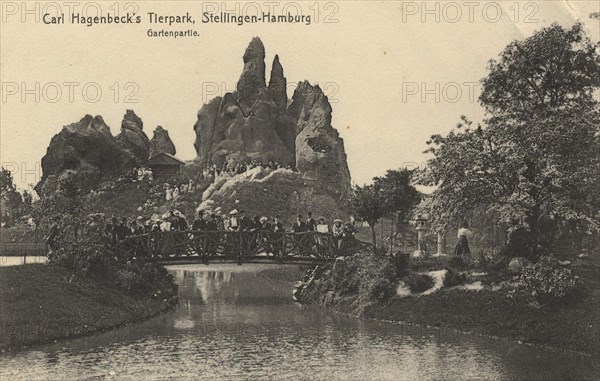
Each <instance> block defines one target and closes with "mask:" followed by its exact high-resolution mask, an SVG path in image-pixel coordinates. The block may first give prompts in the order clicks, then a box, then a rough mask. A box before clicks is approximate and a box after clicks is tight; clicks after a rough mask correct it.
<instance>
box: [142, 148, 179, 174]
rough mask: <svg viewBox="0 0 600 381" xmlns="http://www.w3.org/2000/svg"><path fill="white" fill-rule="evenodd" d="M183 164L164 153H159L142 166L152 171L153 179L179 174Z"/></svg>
mask: <svg viewBox="0 0 600 381" xmlns="http://www.w3.org/2000/svg"><path fill="white" fill-rule="evenodd" d="M184 164H185V163H184V162H183V161H181V160H179V159H178V158H176V157H175V156H173V155H171V154H168V153H166V152H160V153H159V154H157V155H155V156H153V157H152V158H150V160H148V161H147V162H146V163H145V164H144V166H146V167H148V168H150V170H152V174H153V175H154V177H170V176H174V175H177V174H179V171H180V170H181V167H183V165H184Z"/></svg>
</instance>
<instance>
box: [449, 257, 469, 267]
mask: <svg viewBox="0 0 600 381" xmlns="http://www.w3.org/2000/svg"><path fill="white" fill-rule="evenodd" d="M448 266H450V267H451V268H454V269H467V268H468V267H469V265H468V264H467V263H466V262H465V260H464V259H463V258H462V257H458V256H453V257H452V258H450V260H449V261H448Z"/></svg>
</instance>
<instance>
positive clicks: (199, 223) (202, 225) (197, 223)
mask: <svg viewBox="0 0 600 381" xmlns="http://www.w3.org/2000/svg"><path fill="white" fill-rule="evenodd" d="M192 230H194V231H204V230H206V221H205V220H204V211H203V210H201V211H199V212H198V215H197V216H196V219H195V220H194V222H193V223H192Z"/></svg>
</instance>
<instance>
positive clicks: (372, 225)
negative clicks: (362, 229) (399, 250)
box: [369, 224, 377, 253]
mask: <svg viewBox="0 0 600 381" xmlns="http://www.w3.org/2000/svg"><path fill="white" fill-rule="evenodd" d="M369 225H370V226H371V238H372V240H373V253H375V252H376V250H375V249H377V236H376V235H375V224H369Z"/></svg>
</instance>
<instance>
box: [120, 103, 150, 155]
mask: <svg viewBox="0 0 600 381" xmlns="http://www.w3.org/2000/svg"><path fill="white" fill-rule="evenodd" d="M117 141H118V142H119V144H120V145H121V147H123V149H125V150H126V151H128V152H130V153H131V154H132V155H133V156H134V157H135V160H136V163H137V164H142V163H144V162H145V161H146V160H148V158H149V156H150V139H148V136H146V134H145V133H144V123H143V122H142V120H141V119H140V117H139V116H137V115H136V114H135V112H133V110H127V112H126V113H125V115H124V116H123V122H122V123H121V133H120V134H119V135H117Z"/></svg>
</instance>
